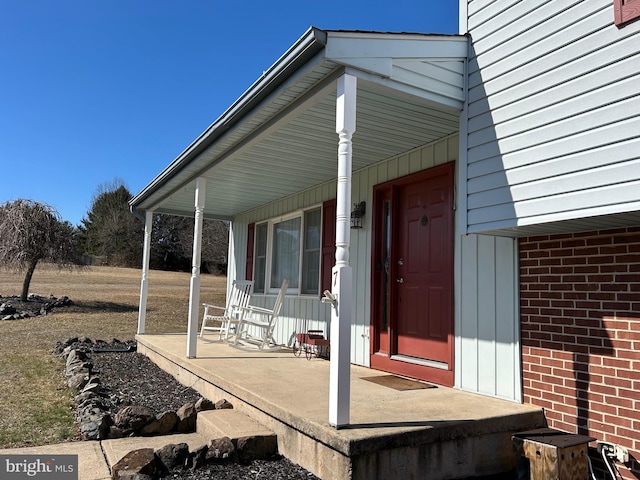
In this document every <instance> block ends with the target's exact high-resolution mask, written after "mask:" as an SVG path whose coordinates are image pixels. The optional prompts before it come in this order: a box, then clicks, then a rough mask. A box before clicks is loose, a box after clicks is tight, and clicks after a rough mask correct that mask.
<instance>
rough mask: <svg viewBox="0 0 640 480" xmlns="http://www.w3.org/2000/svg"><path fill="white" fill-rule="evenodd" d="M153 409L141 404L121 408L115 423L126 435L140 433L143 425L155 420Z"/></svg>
mask: <svg viewBox="0 0 640 480" xmlns="http://www.w3.org/2000/svg"><path fill="white" fill-rule="evenodd" d="M155 418H156V414H155V412H154V411H153V410H151V409H150V408H147V407H143V406H140V405H130V406H128V407H124V408H123V409H121V410H120V411H119V412H118V413H117V414H116V417H115V419H114V420H115V425H116V427H118V428H119V429H121V430H122V433H123V434H124V435H130V434H132V433H133V434H137V433H140V430H141V429H142V427H144V426H145V425H147V424H148V423H151V422H152V421H153V420H155Z"/></svg>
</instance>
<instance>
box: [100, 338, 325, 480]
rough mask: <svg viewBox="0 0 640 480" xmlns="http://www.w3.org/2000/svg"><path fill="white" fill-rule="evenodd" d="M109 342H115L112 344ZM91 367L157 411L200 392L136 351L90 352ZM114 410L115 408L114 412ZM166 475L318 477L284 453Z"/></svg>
mask: <svg viewBox="0 0 640 480" xmlns="http://www.w3.org/2000/svg"><path fill="white" fill-rule="evenodd" d="M112 346H114V345H113V344H112ZM117 346H118V347H122V346H123V345H122V344H120V345H117ZM91 361H92V363H93V371H94V372H95V373H96V374H97V375H99V376H100V381H101V384H102V386H103V388H105V389H108V390H109V391H110V392H111V393H112V394H114V395H116V396H117V397H119V398H120V399H121V403H120V405H119V407H118V408H115V410H118V409H119V408H121V407H123V406H126V405H127V404H136V405H144V406H146V407H149V408H151V409H152V410H154V411H155V412H157V413H160V412H164V411H166V410H177V409H178V408H180V407H181V406H182V405H184V404H185V403H187V402H195V401H197V400H198V399H199V398H200V394H199V393H198V392H196V391H195V390H193V389H191V388H188V387H185V386H184V385H182V384H180V383H179V382H178V381H176V380H175V379H174V378H173V377H172V376H171V375H169V374H168V373H166V372H165V371H164V370H162V369H160V368H159V367H158V366H157V365H155V364H154V363H153V362H152V361H150V360H149V359H148V358H147V357H145V356H144V355H141V354H139V353H135V352H133V353H114V352H109V353H106V352H105V353H95V352H94V353H91ZM113 413H114V414H115V413H116V412H113ZM164 478H166V479H174V480H204V479H216V480H245V479H253V480H271V479H273V480H279V479H280V480H302V479H305V480H318V477H316V476H315V475H313V474H311V473H310V472H308V471H306V470H305V469H303V468H302V467H300V466H298V465H295V464H293V463H291V462H290V461H289V460H287V459H286V458H284V457H281V456H279V457H277V458H273V459H270V460H261V461H253V462H251V463H250V464H248V465H242V464H237V463H234V464H229V463H227V464H208V465H206V466H204V467H202V468H199V469H197V470H194V471H180V472H177V471H174V472H172V473H170V474H169V475H168V476H166V477H164Z"/></svg>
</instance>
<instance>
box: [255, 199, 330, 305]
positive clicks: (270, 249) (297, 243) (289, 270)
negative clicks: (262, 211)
mask: <svg viewBox="0 0 640 480" xmlns="http://www.w3.org/2000/svg"><path fill="white" fill-rule="evenodd" d="M321 225H322V209H321V208H314V209H311V210H305V211H302V212H296V213H294V214H292V215H288V216H286V217H284V218H279V219H277V220H270V221H267V222H263V223H259V224H255V226H254V227H253V235H254V237H255V238H253V240H252V239H251V231H250V232H249V237H250V238H249V244H248V245H250V244H251V242H252V241H253V244H254V251H253V252H252V254H253V255H252V262H253V279H254V288H253V291H254V292H256V293H269V292H275V291H276V290H277V289H278V288H280V285H282V281H283V280H284V279H285V278H286V279H288V280H289V289H291V290H297V291H298V292H299V293H301V294H313V295H317V294H318V293H319V289H320V269H321V266H320V261H321V247H322V231H321ZM249 257H250V254H249V253H248V254H247V258H249Z"/></svg>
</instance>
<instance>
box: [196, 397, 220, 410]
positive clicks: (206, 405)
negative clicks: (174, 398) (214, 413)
mask: <svg viewBox="0 0 640 480" xmlns="http://www.w3.org/2000/svg"><path fill="white" fill-rule="evenodd" d="M215 408H216V406H215V404H214V403H213V402H212V401H211V400H209V399H207V398H204V397H201V398H200V400H198V401H197V402H196V411H197V412H204V411H206V410H215Z"/></svg>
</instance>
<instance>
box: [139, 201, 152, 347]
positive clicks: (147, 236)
mask: <svg viewBox="0 0 640 480" xmlns="http://www.w3.org/2000/svg"><path fill="white" fill-rule="evenodd" d="M152 224H153V212H146V214H145V217H144V247H143V249H142V280H141V281H140V305H139V306H138V335H142V334H143V333H144V329H145V321H146V319H147V291H148V290H149V256H150V253H151V229H152V227H153V225H152Z"/></svg>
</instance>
